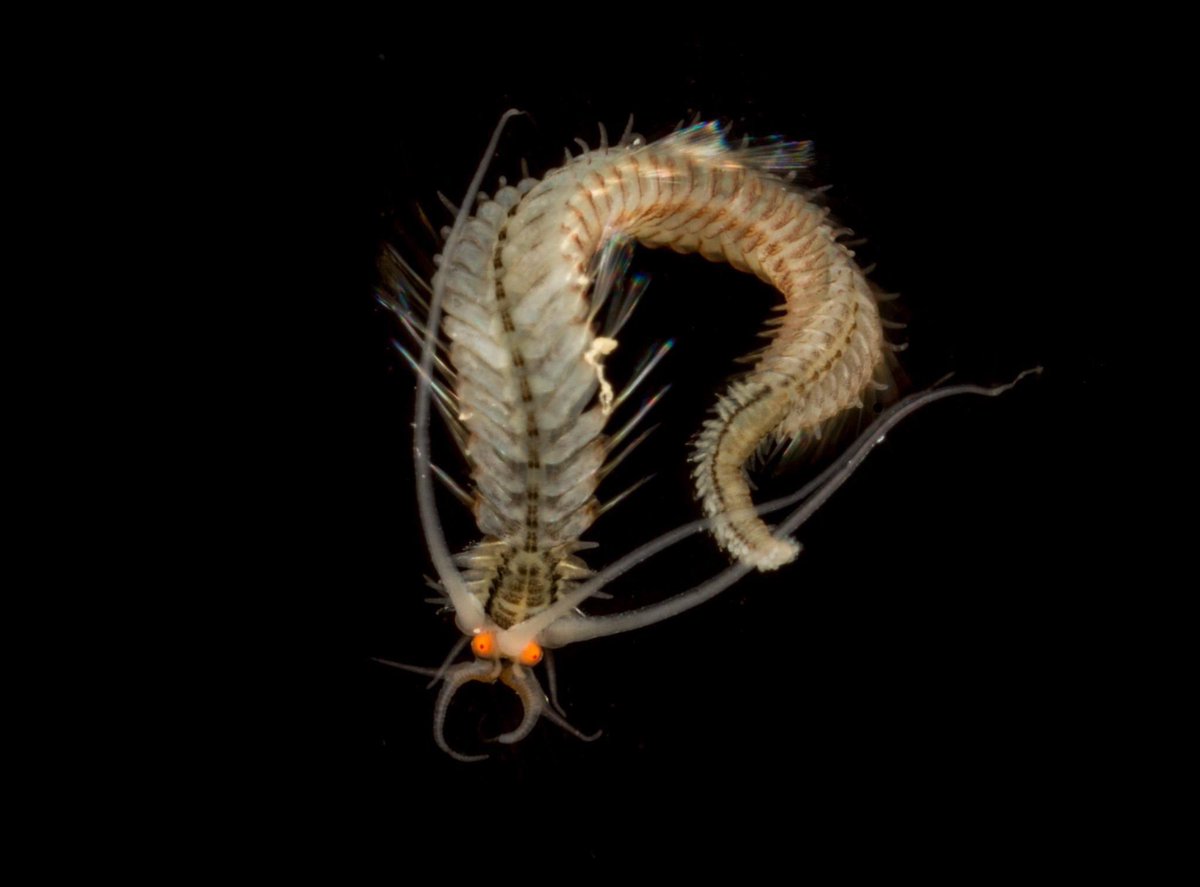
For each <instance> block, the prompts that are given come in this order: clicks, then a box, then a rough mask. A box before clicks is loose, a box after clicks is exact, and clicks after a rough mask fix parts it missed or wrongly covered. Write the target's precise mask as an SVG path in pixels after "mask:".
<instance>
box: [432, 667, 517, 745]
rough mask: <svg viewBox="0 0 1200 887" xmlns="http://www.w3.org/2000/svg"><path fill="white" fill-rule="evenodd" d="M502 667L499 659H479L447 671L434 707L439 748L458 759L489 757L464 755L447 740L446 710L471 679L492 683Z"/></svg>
mask: <svg viewBox="0 0 1200 887" xmlns="http://www.w3.org/2000/svg"><path fill="white" fill-rule="evenodd" d="M500 669H501V664H500V662H499V660H489V659H477V660H475V661H474V662H464V663H463V664H462V665H456V666H455V667H454V668H451V669H449V670H448V671H447V672H446V677H445V681H446V682H445V683H444V684H443V685H442V690H441V692H440V693H438V698H437V704H436V705H435V706H434V708H433V741H434V742H436V743H437V747H438V748H440V749H441V750H442V751H444V752H445V753H446V754H448V755H449V756H450V757H452V758H454V760H456V761H482V760H485V759H486V758H487V755H464V754H462V753H461V752H456V751H455V750H454V749H452V748H451V747H450V745H449V743H447V742H446V712H447V711H449V710H450V703H451V701H452V700H453V699H454V694H455V693H457V692H458V691H459V689H460V688H461V687H462V685H463V684H466V683H469V682H470V681H482V682H483V683H485V684H490V683H492V682H493V681H495V680H496V678H498V677H499V676H500Z"/></svg>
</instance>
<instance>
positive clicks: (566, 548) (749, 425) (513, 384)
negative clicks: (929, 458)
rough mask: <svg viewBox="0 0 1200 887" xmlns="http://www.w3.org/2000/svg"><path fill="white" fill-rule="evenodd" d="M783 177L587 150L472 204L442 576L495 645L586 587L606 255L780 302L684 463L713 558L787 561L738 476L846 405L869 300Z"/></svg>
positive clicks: (704, 145) (868, 324)
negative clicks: (596, 286) (762, 341)
mask: <svg viewBox="0 0 1200 887" xmlns="http://www.w3.org/2000/svg"><path fill="white" fill-rule="evenodd" d="M785 147H791V148H794V147H795V146H785ZM781 157H783V159H782V160H781V159H780V158H781ZM794 160H795V155H794V152H793V153H792V154H786V151H785V152H784V153H783V154H771V153H766V154H764V153H763V152H761V151H759V152H755V151H753V150H752V151H746V152H740V151H737V150H731V149H730V148H728V147H727V146H726V144H725V142H724V140H723V138H722V137H721V134H720V132H719V130H718V129H717V127H716V126H714V125H711V124H709V125H703V126H697V127H692V128H691V129H688V130H684V131H682V132H679V133H676V134H674V135H672V136H670V137H668V138H666V139H663V140H661V141H658V142H654V143H651V144H633V145H622V146H616V147H611V148H601V149H599V150H595V151H590V152H587V153H585V154H583V155H582V156H579V157H577V158H574V159H573V160H572V161H571V162H570V163H568V164H567V165H565V166H563V167H561V168H559V169H556V170H554V171H552V172H551V173H549V174H548V175H547V176H546V177H545V178H544V179H543V180H542V181H541V182H535V181H533V180H526V181H524V182H522V183H521V184H520V185H518V186H517V187H515V188H514V187H504V188H502V189H501V190H500V191H499V192H498V193H497V194H496V195H495V196H494V197H493V198H492V199H490V200H485V201H483V202H482V203H481V205H480V207H479V208H478V210H477V212H476V214H475V216H474V217H473V218H472V219H470V220H469V221H468V222H467V224H466V227H465V228H464V230H463V235H462V237H461V238H460V240H459V241H458V247H457V249H456V250H455V251H454V253H453V254H449V255H447V256H445V257H444V259H443V262H442V265H441V270H440V271H439V274H441V275H443V276H444V280H443V281H442V284H443V292H444V293H445V301H444V308H445V312H446V318H445V323H444V330H445V333H446V336H447V337H448V338H449V339H450V341H451V347H450V356H451V361H452V363H453V364H454V368H455V371H456V377H457V391H456V394H457V397H458V402H459V407H460V416H459V418H460V419H461V421H462V423H463V425H464V426H465V428H466V430H467V432H468V435H469V439H468V444H467V454H468V456H469V458H470V460H471V463H472V466H473V470H472V478H473V480H474V483H475V503H476V505H475V510H476V519H477V522H478V525H479V528H480V530H481V531H482V532H483V533H485V534H486V535H487V537H488V538H487V539H486V540H485V542H483V543H482V544H481V545H479V546H476V547H475V548H473V549H471V550H470V551H468V552H465V553H464V554H462V555H459V556H458V558H457V561H458V564H459V566H461V567H463V568H465V570H466V572H464V574H463V578H464V579H465V580H466V581H467V582H468V585H469V588H470V589H471V591H472V593H473V594H475V595H476V597H477V598H478V600H479V601H480V603H481V604H482V605H483V606H484V607H485V609H486V611H487V613H488V615H489V616H490V617H491V618H492V619H493V620H494V621H495V622H496V624H497V625H499V626H500V627H501V628H508V627H509V626H511V625H513V624H515V623H518V622H521V621H523V620H525V619H528V618H530V617H531V616H533V615H536V614H537V613H538V612H540V611H542V610H544V609H545V608H546V607H548V606H549V605H550V604H551V603H553V601H554V600H556V599H557V598H558V597H559V595H561V593H562V592H563V590H564V589H566V588H568V587H569V586H570V585H571V583H573V582H574V581H577V580H579V579H581V578H583V577H584V576H586V575H588V571H587V568H586V567H585V566H584V564H583V563H582V561H580V560H579V559H578V558H577V557H575V556H574V552H575V551H577V550H578V549H579V548H580V547H582V545H581V543H580V541H579V540H580V537H581V536H582V534H583V533H584V532H585V531H586V530H587V529H588V527H589V526H590V525H591V523H592V521H593V520H594V519H595V516H596V512H597V502H596V498H595V490H596V485H597V482H598V474H599V471H600V469H601V467H602V465H603V464H604V460H605V457H606V455H607V447H606V443H605V440H604V438H603V435H602V431H603V429H604V425H605V420H606V418H607V416H606V413H607V409H606V405H605V403H597V404H594V405H592V406H590V408H589V404H591V403H592V401H593V399H594V398H595V393H596V390H597V385H598V373H597V367H596V364H595V361H594V360H591V359H588V358H589V356H590V355H592V354H593V347H594V344H595V340H596V330H595V329H594V324H593V319H594V318H593V313H594V312H593V311H592V308H591V305H590V302H589V295H590V289H591V287H592V285H593V280H594V277H595V269H594V264H595V257H596V256H597V255H598V254H603V251H604V250H605V249H606V247H607V246H608V245H609V244H610V242H611V241H612V240H613V239H614V238H616V239H620V238H633V239H636V240H638V241H639V242H641V243H643V244H645V245H647V246H655V247H656V246H667V247H670V248H672V249H674V250H676V251H678V252H684V253H686V252H698V253H700V254H701V255H703V256H704V257H705V258H707V259H710V260H713V261H725V262H728V263H730V264H731V265H733V266H734V267H736V268H738V269H740V270H744V271H750V272H753V273H754V274H756V275H757V276H759V277H760V278H762V279H763V280H765V281H767V282H768V283H770V284H771V285H772V286H774V287H775V288H776V289H778V290H779V291H780V293H782V295H783V298H784V305H783V311H784V313H783V315H782V317H780V318H778V319H777V320H776V321H775V323H774V326H773V332H772V339H771V342H770V344H769V345H768V347H767V348H765V349H764V350H763V352H762V353H761V354H760V355H759V357H758V359H757V361H756V363H755V364H754V367H753V369H752V370H751V372H750V373H749V374H747V375H746V376H745V378H743V379H741V380H739V381H737V382H734V383H733V384H732V385H731V386H730V387H729V389H728V390H727V391H726V393H725V394H724V395H723V396H722V397H721V398H720V400H719V402H718V404H717V409H716V416H715V417H714V418H712V419H710V420H709V421H708V422H707V423H706V424H705V427H704V429H703V431H702V433H701V434H700V435H699V437H698V440H697V444H696V448H695V452H694V454H693V460H694V461H695V462H696V468H695V478H696V488H697V492H698V495H699V496H700V499H701V501H702V503H703V507H704V511H705V513H706V514H707V515H708V516H709V517H710V518H711V519H712V522H713V523H712V530H713V534H714V536H715V537H716V539H717V541H718V543H719V544H720V545H721V546H722V547H724V548H725V549H727V550H728V551H729V552H730V553H731V554H732V555H733V556H734V557H735V558H737V559H739V560H740V561H742V562H744V563H747V564H750V565H752V566H754V567H757V568H759V569H773V568H775V567H778V566H779V565H781V564H783V563H786V562H787V561H789V560H791V559H792V558H793V557H795V554H796V552H797V550H798V548H797V546H796V545H795V543H793V542H791V541H790V540H780V539H775V538H774V537H773V536H772V535H771V531H770V530H769V528H768V527H767V526H766V524H764V523H763V522H762V520H761V519H760V518H759V517H757V516H756V515H755V514H754V511H753V503H752V501H751V497H750V490H749V487H748V484H747V481H746V478H745V474H744V465H745V463H746V461H747V459H748V458H749V457H750V456H751V455H752V454H753V453H754V451H755V450H756V449H757V448H758V447H759V446H760V444H761V443H762V442H763V441H764V440H765V439H768V438H772V437H780V438H784V439H788V440H791V439H795V438H798V437H801V436H803V435H806V434H810V433H813V432H814V431H815V430H817V429H819V428H820V426H821V425H822V423H824V422H826V421H827V420H829V419H830V418H831V417H833V416H835V415H837V414H839V413H841V412H843V411H844V410H846V409H848V408H850V407H853V406H855V405H856V404H859V403H860V402H861V399H862V396H863V394H864V393H865V392H866V391H867V390H869V388H870V386H871V385H872V382H873V380H875V379H876V377H878V376H880V375H881V373H882V368H883V366H884V360H883V354H884V350H883V348H884V346H883V336H882V331H881V325H880V320H879V314H878V311H877V308H876V305H875V301H874V299H873V297H872V294H871V290H870V287H869V286H868V285H867V283H866V281H865V279H864V277H863V274H862V272H861V271H860V269H859V268H858V267H857V265H856V264H855V263H854V260H853V256H852V254H851V253H850V251H849V250H847V249H846V248H845V247H844V246H842V245H841V244H839V243H838V242H837V232H836V230H835V229H834V228H833V227H832V226H831V225H830V224H829V222H828V220H827V217H826V213H825V211H824V210H823V209H821V208H819V207H817V206H816V205H814V204H813V203H812V202H810V201H809V200H808V199H807V198H806V197H805V195H804V194H803V193H802V192H801V191H799V190H798V189H796V188H795V187H793V186H792V185H790V184H789V183H788V182H787V181H785V180H784V179H783V178H781V177H780V176H779V175H777V174H776V173H775V168H776V167H779V166H786V164H787V163H788V162H792V163H793V165H794Z"/></svg>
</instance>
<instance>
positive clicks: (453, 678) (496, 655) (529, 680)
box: [433, 631, 600, 761]
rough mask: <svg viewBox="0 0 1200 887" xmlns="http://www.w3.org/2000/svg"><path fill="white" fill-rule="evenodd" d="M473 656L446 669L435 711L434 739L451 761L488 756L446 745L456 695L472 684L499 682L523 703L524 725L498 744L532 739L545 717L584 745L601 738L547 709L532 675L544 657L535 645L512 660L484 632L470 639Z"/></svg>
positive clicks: (493, 634)
mask: <svg viewBox="0 0 1200 887" xmlns="http://www.w3.org/2000/svg"><path fill="white" fill-rule="evenodd" d="M471 652H473V653H474V654H475V659H474V660H473V661H471V662H463V663H460V664H458V665H455V666H452V667H450V668H448V669H446V671H445V673H444V675H443V678H442V681H443V683H442V689H441V692H439V693H438V699H437V705H436V706H435V707H434V716H433V718H434V720H433V738H434V740H435V741H436V742H437V744H438V748H440V749H441V750H442V751H444V752H446V754H448V755H450V757H452V758H454V759H455V760H458V761H481V760H483V759H484V758H486V757H487V755H464V754H462V753H461V752H457V751H455V750H454V749H452V748H451V747H450V745H449V743H447V742H446V736H445V726H446V712H448V711H449V709H450V703H451V702H452V701H453V699H454V695H455V694H456V693H457V692H458V691H459V689H460V688H461V687H462V686H463V685H464V684H466V683H469V682H471V681H480V682H482V683H486V684H492V683H495V682H496V681H497V680H499V681H500V682H501V683H503V684H505V685H506V686H507V687H509V688H511V689H512V691H513V692H514V693H516V694H517V698H518V699H519V700H521V709H522V711H521V722H520V723H519V724H518V725H517V726H516V728H515V729H513V730H510V731H509V732H507V733H502V734H501V735H499V736H497V737H496V738H495V741H496V742H501V743H504V744H505V745H511V744H513V743H515V742H520V741H521V740H522V739H524V738H525V737H526V736H528V735H529V733H530V732H531V731H532V730H533V728H534V726H535V725H536V724H537V722H538V719H539V718H541V717H542V716H545V717H546V718H547V720H550V721H552V722H553V723H555V724H557V725H558V726H560V727H562V728H563V729H564V730H566V731H567V732H568V733H570V734H571V735H573V736H575V737H577V738H579V739H582V740H584V741H585V742H590V741H591V740H593V739H596V738H597V737H598V736H599V735H600V734H599V733H596V734H594V735H592V736H587V735H585V734H583V733H581V732H580V731H579V730H577V729H576V728H575V727H573V726H571V725H570V724H569V723H568V722H567V721H566V719H565V718H563V717H562V716H561V715H559V714H558V712H556V711H555V710H554V709H553V708H551V707H550V706H549V705H548V700H547V698H546V694H545V693H544V692H543V691H542V685H541V684H540V683H539V682H538V679H537V676H536V675H535V674H534V673H533V668H534V666H536V665H537V664H538V663H539V662H541V661H542V658H543V656H544V655H545V654H544V652H543V650H542V648H541V646H540V645H539V644H538V643H537V642H536V641H530V642H528V643H526V644H525V645H524V646H523V647H522V648H521V650H520V651H519V652H518V653H517V654H516V656H509V655H506V654H505V653H504V652H502V650H501V645H500V644H499V643H497V638H496V635H495V633H493V632H491V631H481V632H479V633H478V634H476V635H475V636H474V637H473V638H472V639H471ZM551 687H553V682H551Z"/></svg>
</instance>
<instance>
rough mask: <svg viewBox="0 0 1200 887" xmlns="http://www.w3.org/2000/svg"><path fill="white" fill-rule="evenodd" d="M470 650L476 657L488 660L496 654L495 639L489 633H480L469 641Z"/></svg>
mask: <svg viewBox="0 0 1200 887" xmlns="http://www.w3.org/2000/svg"><path fill="white" fill-rule="evenodd" d="M471 649H472V650H474V651H475V655H476V656H480V657H482V658H484V659H490V658H491V656H492V654H493V653H495V652H496V639H495V638H494V637H493V636H492V633H491V632H490V631H485V632H482V633H481V634H477V635H475V637H474V638H472V639H471Z"/></svg>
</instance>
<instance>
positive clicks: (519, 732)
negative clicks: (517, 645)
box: [496, 665, 601, 745]
mask: <svg viewBox="0 0 1200 887" xmlns="http://www.w3.org/2000/svg"><path fill="white" fill-rule="evenodd" d="M500 680H502V681H504V683H505V684H507V685H508V686H509V687H512V690H513V692H514V693H516V694H517V698H518V699H520V700H521V705H522V706H523V707H524V712H523V714H522V717H521V723H520V724H518V725H517V727H516V729H514V730H511V731H509V732H508V733H504V734H502V735H500V736H497V737H496V741H497V742H502V743H504V744H505V745H511V744H513V743H514V742H520V741H521V740H522V739H524V738H525V737H526V736H528V735H529V733H530V731H531V730H533V728H534V725H535V724H537V721H538V718H540V717H545V718H546V720H548V721H550V722H551V723H553V724H557V725H558V726H559V727H562V728H563V729H564V730H566V731H567V732H568V733H570V734H571V735H572V736H574V737H575V738H576V739H582V740H583V741H584V742H591V741H592V740H594V739H599V738H600V732H601V731H599V730H597V731H596V732H595V733H593V734H591V735H588V734H587V733H584V732H582V731H580V730H579V729H577V728H576V727H574V726H572V725H571V724H570V723H569V722H568V721H567V719H566V718H564V717H563V716H562V715H560V714H559V713H558V712H556V711H555V710H554V709H553V708H550V707H548V706H547V705H546V694H545V693H543V692H542V685H541V684H540V683H538V679H537V676H536V675H534V673H533V672H532V671H531V670H530V669H527V668H522V667H521V666H520V665H513V666H512V667H510V668H506V669H504V673H503V674H502V675H501V676H500Z"/></svg>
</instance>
